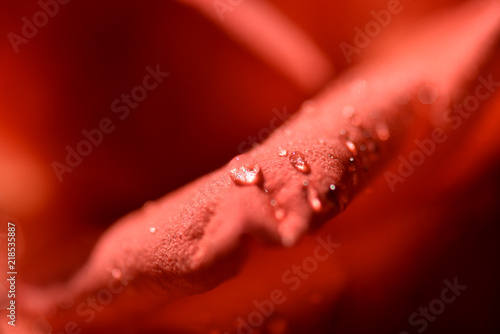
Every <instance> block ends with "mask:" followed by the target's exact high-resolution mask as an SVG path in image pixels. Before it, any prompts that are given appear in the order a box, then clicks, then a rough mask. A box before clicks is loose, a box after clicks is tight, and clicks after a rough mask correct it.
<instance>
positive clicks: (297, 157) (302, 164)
mask: <svg viewBox="0 0 500 334" xmlns="http://www.w3.org/2000/svg"><path fill="white" fill-rule="evenodd" d="M290 163H291V164H292V166H293V167H295V168H296V169H297V170H299V171H301V172H302V173H305V174H308V173H309V172H311V168H310V167H309V164H308V163H307V162H306V158H305V156H304V154H302V153H300V152H299V151H293V152H292V153H290Z"/></svg>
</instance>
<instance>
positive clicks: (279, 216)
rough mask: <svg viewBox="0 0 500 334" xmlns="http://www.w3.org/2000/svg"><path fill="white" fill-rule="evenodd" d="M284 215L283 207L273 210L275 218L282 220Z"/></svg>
mask: <svg viewBox="0 0 500 334" xmlns="http://www.w3.org/2000/svg"><path fill="white" fill-rule="evenodd" d="M285 216H286V211H285V209H283V208H277V209H276V210H274V217H275V218H276V220H278V221H282V220H283V219H285Z"/></svg>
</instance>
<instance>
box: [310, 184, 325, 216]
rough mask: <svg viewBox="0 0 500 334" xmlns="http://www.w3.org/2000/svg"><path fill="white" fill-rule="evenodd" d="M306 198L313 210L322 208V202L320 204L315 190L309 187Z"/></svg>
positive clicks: (318, 210) (316, 210) (317, 210)
mask: <svg viewBox="0 0 500 334" xmlns="http://www.w3.org/2000/svg"><path fill="white" fill-rule="evenodd" d="M307 199H308V201H309V205H311V208H312V209H313V211H314V212H320V211H321V210H322V209H323V204H321V201H320V199H319V197H318V192H317V191H316V190H314V189H310V190H309V192H308V196H307Z"/></svg>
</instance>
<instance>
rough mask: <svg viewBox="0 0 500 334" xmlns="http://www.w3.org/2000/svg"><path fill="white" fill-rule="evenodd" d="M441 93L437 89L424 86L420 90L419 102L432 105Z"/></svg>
mask: <svg viewBox="0 0 500 334" xmlns="http://www.w3.org/2000/svg"><path fill="white" fill-rule="evenodd" d="M438 95H439V92H438V90H437V88H436V87H434V86H430V85H424V86H422V87H420V89H419V90H418V100H419V101H420V102H421V103H423V104H432V103H434V102H435V101H436V99H437V97H438Z"/></svg>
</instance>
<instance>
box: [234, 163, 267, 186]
mask: <svg viewBox="0 0 500 334" xmlns="http://www.w3.org/2000/svg"><path fill="white" fill-rule="evenodd" d="M231 165H233V166H234V167H232V168H231V170H230V171H229V175H230V176H231V179H232V180H233V182H234V183H235V184H237V185H241V186H246V185H253V184H258V183H260V182H261V181H262V172H261V170H260V167H259V165H257V164H254V163H244V162H243V159H240V157H236V158H235V159H233V161H232V162H231Z"/></svg>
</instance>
